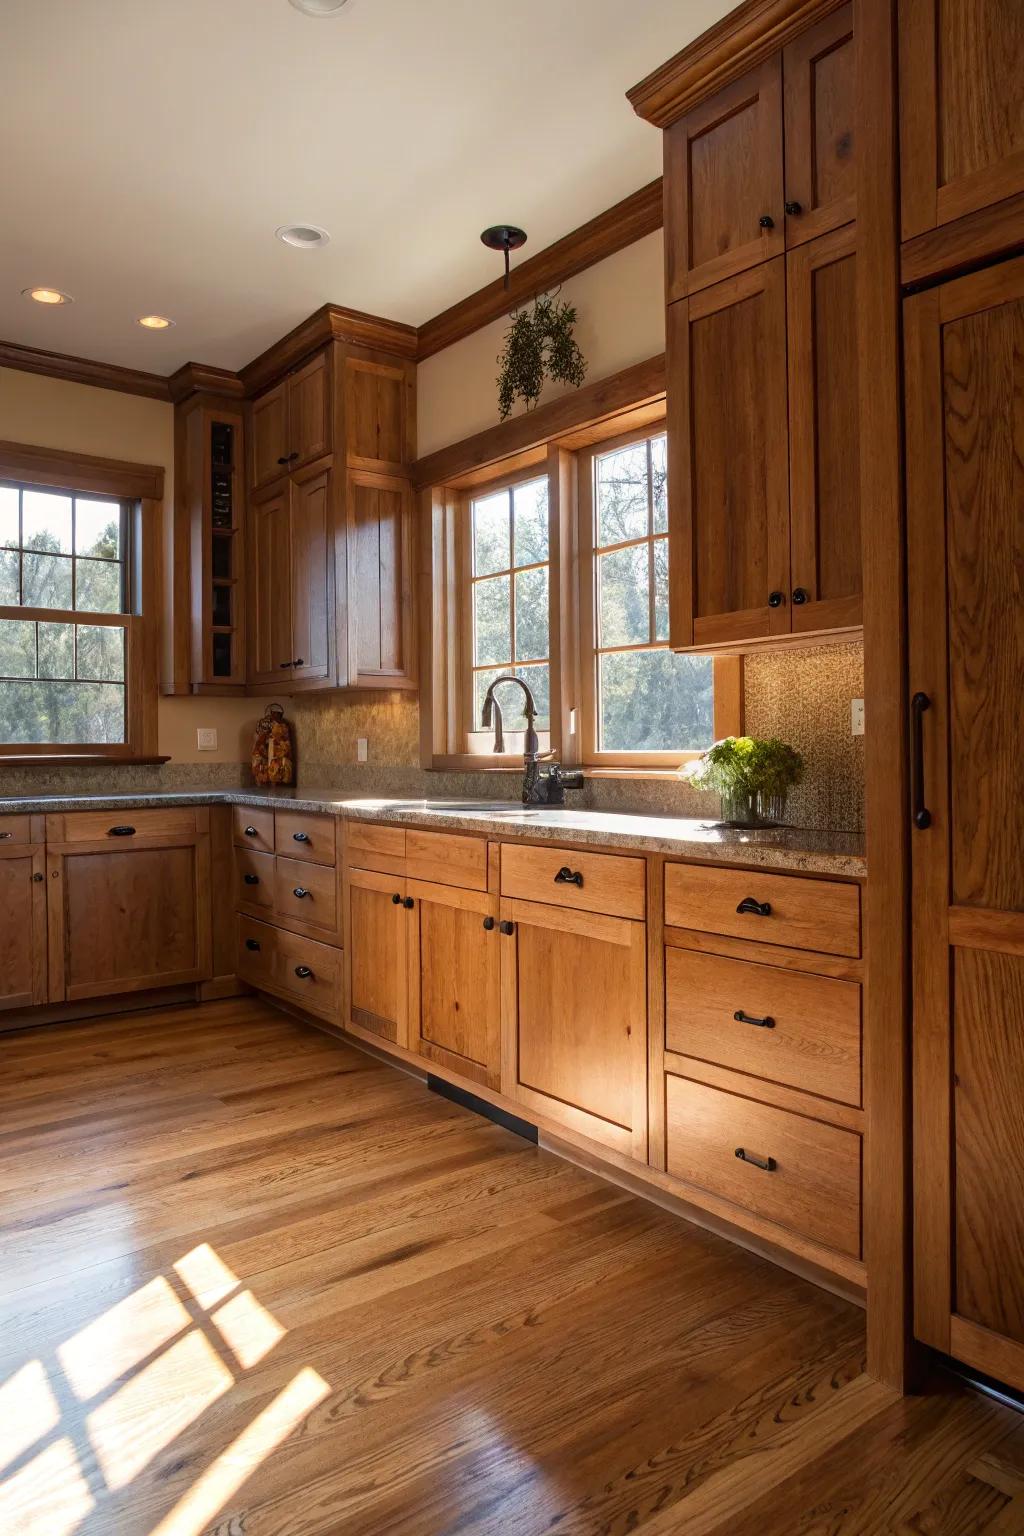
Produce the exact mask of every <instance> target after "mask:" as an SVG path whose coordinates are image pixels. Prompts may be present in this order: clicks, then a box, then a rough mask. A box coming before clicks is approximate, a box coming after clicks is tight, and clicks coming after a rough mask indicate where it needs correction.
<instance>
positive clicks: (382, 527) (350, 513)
mask: <svg viewBox="0 0 1024 1536" xmlns="http://www.w3.org/2000/svg"><path fill="white" fill-rule="evenodd" d="M346 528H347V539H346V547H347V578H348V579H347V587H348V603H347V607H346V613H345V615H344V623H345V627H346V632H347V652H348V673H347V681H348V686H349V687H350V688H414V687H415V686H416V654H415V651H416V633H415V624H414V617H413V616H414V608H413V585H414V574H413V564H414V558H415V557H414V553H413V517H412V489H411V486H410V485H409V482H408V481H407V480H401V479H397V478H395V477H394V476H392V475H381V474H377V473H374V472H372V471H368V470H350V471H349V475H348V506H347V510H346Z"/></svg>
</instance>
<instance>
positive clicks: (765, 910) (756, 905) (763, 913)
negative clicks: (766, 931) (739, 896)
mask: <svg viewBox="0 0 1024 1536" xmlns="http://www.w3.org/2000/svg"><path fill="white" fill-rule="evenodd" d="M771 910H772V904H771V902H770V901H758V900H757V898H756V896H744V898H743V900H742V901H741V902H740V904H739V906H738V907H737V908H736V911H737V913H738V914H740V915H741V916H742V915H744V914H746V913H749V914H750V915H751V916H752V917H770V916H771Z"/></svg>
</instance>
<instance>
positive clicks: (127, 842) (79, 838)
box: [46, 806, 209, 848]
mask: <svg viewBox="0 0 1024 1536" xmlns="http://www.w3.org/2000/svg"><path fill="white" fill-rule="evenodd" d="M208 819H209V812H208V811H207V810H206V808H205V807H200V808H198V809H197V808H196V807H192V806H176V807H175V806H169V807H168V808H167V809H166V810H162V809H161V810H115V811H67V812H66V813H65V814H64V815H63V816H47V818H46V840H47V842H49V843H110V845H111V847H113V848H116V847H119V846H120V847H124V848H130V847H132V846H133V844H136V843H140V842H142V841H144V839H146V838H150V837H161V838H166V837H175V838H181V839H182V841H186V840H187V839H189V838H193V837H195V836H196V834H197V833H198V832H199V831H201V830H203V826H202V824H203V822H205V821H208Z"/></svg>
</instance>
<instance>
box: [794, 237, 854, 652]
mask: <svg viewBox="0 0 1024 1536" xmlns="http://www.w3.org/2000/svg"><path fill="white" fill-rule="evenodd" d="M786 267H787V270H786V278H787V287H788V305H787V324H788V330H789V466H790V470H789V475H790V481H789V483H790V500H791V505H790V536H791V541H792V553H791V556H790V570H791V589H790V602H791V604H792V607H791V622H792V627H793V630H794V632H800V633H804V634H806V633H808V632H812V631H815V630H829V629H845V628H847V627H849V626H852V625H857V624H860V622H861V619H862V616H863V615H862V601H861V592H862V585H861V550H860V433H859V430H858V423H859V419H860V412H859V405H858V399H857V286H856V270H857V256H856V231H855V228H854V226H853V225H850V224H848V225H846V227H845V228H844V229H839V230H835V231H834V232H833V233H831V234H828V235H821V236H820V237H819V238H818V239H817V240H814V241H811V242H810V244H808V245H802V246H800V247H799V248H798V249H797V250H795V251H793V252H792V253H791V254H790V255H789V256H788V257H787V258H786Z"/></svg>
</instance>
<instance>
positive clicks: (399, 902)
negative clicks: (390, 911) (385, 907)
mask: <svg viewBox="0 0 1024 1536" xmlns="http://www.w3.org/2000/svg"><path fill="white" fill-rule="evenodd" d="M391 904H392V906H395V907H400V906H401V905H402V898H401V896H399V894H398V892H397V891H396V892H395V894H394V895H393V896H392V898H391Z"/></svg>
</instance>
